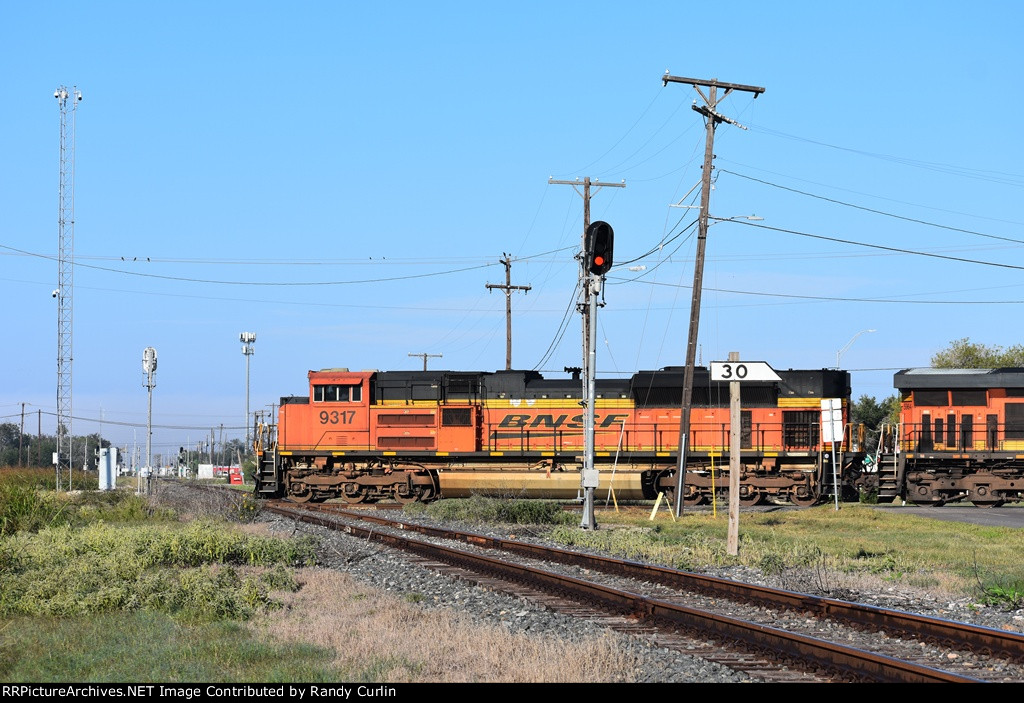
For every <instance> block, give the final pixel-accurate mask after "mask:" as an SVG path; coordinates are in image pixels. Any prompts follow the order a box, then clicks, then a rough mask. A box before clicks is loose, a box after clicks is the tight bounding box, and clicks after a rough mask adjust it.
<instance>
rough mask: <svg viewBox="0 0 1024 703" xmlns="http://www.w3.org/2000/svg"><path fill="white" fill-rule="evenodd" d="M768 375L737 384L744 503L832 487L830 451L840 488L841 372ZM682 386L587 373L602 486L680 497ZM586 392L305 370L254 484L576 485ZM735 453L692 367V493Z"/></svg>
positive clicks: (337, 489) (843, 460)
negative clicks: (827, 420) (828, 439)
mask: <svg viewBox="0 0 1024 703" xmlns="http://www.w3.org/2000/svg"><path fill="white" fill-rule="evenodd" d="M778 374H779V376H780V377H781V378H782V380H781V381H780V382H745V383H744V384H743V385H742V386H741V394H742V395H741V407H742V411H741V412H742V417H741V421H742V427H743V432H742V450H741V464H742V477H741V488H740V494H741V495H740V498H741V502H743V503H744V504H748V505H753V504H756V503H759V502H762V501H766V500H785V501H789V502H792V503H796V504H798V505H813V504H815V503H817V502H819V501H821V500H822V499H823V498H825V497H827V496H828V495H829V494H831V492H832V488H831V485H832V476H833V471H832V468H831V467H832V462H833V461H835V462H837V464H838V466H839V467H840V469H841V470H840V471H838V472H836V473H838V474H839V475H841V476H843V477H844V479H843V484H844V485H845V484H847V483H849V482H850V478H851V475H852V474H853V473H856V472H857V471H858V470H859V467H860V466H861V464H862V460H863V453H862V452H861V451H860V448H859V443H858V442H857V441H856V440H857V438H858V437H857V435H856V433H854V437H853V439H854V441H853V442H852V443H851V442H850V435H851V433H850V432H847V433H846V436H845V438H844V440H843V441H842V442H841V443H837V445H836V446H835V447H833V446H832V445H831V444H829V445H824V444H823V443H822V442H821V440H820V438H821V434H820V418H821V400H822V399H824V398H839V399H841V400H842V405H843V413H844V418H847V413H848V408H849V397H850V377H849V373H847V372H845V371H838V370H831V369H818V370H810V371H800V370H797V371H794V370H789V371H778ZM682 386H683V369H682V368H678V367H669V368H666V369H662V370H660V371H640V372H637V373H635V374H633V376H631V377H630V378H626V379H601V380H598V381H596V388H595V395H596V399H595V403H594V405H595V416H596V421H595V440H594V448H595V451H594V453H595V465H596V468H598V469H599V470H600V476H601V485H600V487H599V488H598V493H597V495H598V497H601V498H603V497H604V496H605V495H606V494H605V492H606V491H607V492H608V494H609V495H610V492H611V491H614V495H615V498H616V499H618V500H642V499H653V498H655V497H657V495H658V493H659V492H664V493H666V494H668V495H669V496H670V497H671V498H674V494H675V491H676V478H675V472H676V463H677V460H678V459H677V455H678V448H679V415H680V405H681V400H682ZM582 390H583V387H582V381H581V380H580V379H579V377H578V375H577V376H574V377H573V378H562V379H546V378H544V377H543V376H542V375H541V374H539V373H537V372H535V371H495V372H456V371H384V372H380V371H359V372H355V371H349V370H347V369H324V370H322V371H310V372H309V392H308V394H307V395H304V396H292V397H284V398H282V399H281V406H280V411H279V416H278V424H277V428H276V438H275V437H273V436H270V435H269V432H264V433H263V436H262V438H261V439H260V441H259V442H260V443H259V446H258V447H257V454H258V457H259V465H258V469H257V480H256V492H257V494H258V495H260V496H263V497H282V496H286V497H288V498H289V499H291V500H293V501H298V502H305V501H308V500H326V499H331V498H342V499H344V500H346V501H349V502H352V503H358V502H364V501H372V500H380V499H387V500H397V501H400V502H408V501H416V500H419V501H429V500H433V499H436V498H440V497H449V498H450V497H459V496H466V495H470V494H473V493H483V494H489V495H505V496H526V497H547V498H575V497H577V496H578V495H579V489H580V473H579V471H580V468H581V467H582V460H583V452H584V436H583V426H584V417H583V413H584V408H583V407H581V404H580V398H581V393H582ZM847 421H848V418H847ZM846 426H847V427H849V425H846ZM833 450H834V451H833ZM729 451H730V450H729V387H728V383H721V382H712V381H711V380H710V375H709V373H708V370H707V369H706V368H697V369H696V371H695V375H694V391H693V410H692V413H691V427H690V450H689V452H688V466H687V474H686V477H685V481H684V485H685V492H684V496H683V498H684V501H685V503H686V504H689V505H693V504H698V503H702V502H706V501H708V500H709V499H710V498H711V497H712V495H713V494H714V493H716V492H717V493H719V494H720V495H721V496H724V495H725V494H726V492H727V490H728V478H727V471H728V466H729ZM833 457H835V458H833Z"/></svg>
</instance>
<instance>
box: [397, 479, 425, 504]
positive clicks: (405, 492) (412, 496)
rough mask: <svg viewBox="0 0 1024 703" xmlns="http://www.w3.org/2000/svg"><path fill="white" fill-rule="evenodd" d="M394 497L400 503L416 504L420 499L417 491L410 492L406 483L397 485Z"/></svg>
mask: <svg viewBox="0 0 1024 703" xmlns="http://www.w3.org/2000/svg"><path fill="white" fill-rule="evenodd" d="M392 495H393V496H394V498H395V502H398V503H415V502H416V501H417V500H419V497H420V496H419V494H418V493H416V491H410V490H409V488H408V486H406V485H405V484H404V483H401V484H396V485H395V490H394V491H393V492H392Z"/></svg>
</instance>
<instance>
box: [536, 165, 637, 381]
mask: <svg viewBox="0 0 1024 703" xmlns="http://www.w3.org/2000/svg"><path fill="white" fill-rule="evenodd" d="M548 183H549V184H551V185H563V186H572V189H573V190H575V191H576V192H577V193H579V194H580V195H581V196H583V234H582V235H580V253H579V256H577V257H576V258H577V259H579V261H580V280H581V281H586V280H587V271H586V269H585V268H584V259H585V258H586V254H585V253H586V249H587V228H588V227H590V187H591V186H593V187H594V188H595V189H596V190H595V191H594V192H595V193H596V192H597V191H598V190H601V188H625V187H626V181H622V182H621V183H602V182H600V181H591V180H590V176H587V177H586V178H584V179H583V180H582V181H581V180H580V179H578V178H577V179H576V180H575V181H557V180H555V179H554V178H548ZM580 186H583V191H582V192H580V189H579V187H580ZM582 287H583V300H582V301H580V305H579V311H580V312H581V313H582V314H583V369H582V370H583V372H584V373H583V378H586V377H587V374H586V370H587V364H588V363H589V359H590V328H589V325H590V320H589V318H588V317H587V312H586V311H587V310H589V309H590V286H588V285H586V283H584V284H583V286H582ZM583 387H584V391H583V400H584V401H585V400H586V399H587V394H586V382H584V384H583Z"/></svg>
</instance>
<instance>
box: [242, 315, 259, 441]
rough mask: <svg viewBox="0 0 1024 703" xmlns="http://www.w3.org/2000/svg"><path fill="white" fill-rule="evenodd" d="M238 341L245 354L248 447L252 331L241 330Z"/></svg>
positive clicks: (253, 338)
mask: <svg viewBox="0 0 1024 703" xmlns="http://www.w3.org/2000/svg"><path fill="white" fill-rule="evenodd" d="M238 341H240V342H241V343H242V353H243V354H245V446H246V451H248V447H249V440H250V436H249V357H251V356H252V355H253V352H254V349H253V344H254V343H255V342H256V334H255V333H254V332H242V334H240V335H238Z"/></svg>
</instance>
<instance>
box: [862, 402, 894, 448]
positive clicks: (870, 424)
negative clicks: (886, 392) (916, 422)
mask: <svg viewBox="0 0 1024 703" xmlns="http://www.w3.org/2000/svg"><path fill="white" fill-rule="evenodd" d="M899 419H900V401H899V398H897V397H896V396H895V395H891V396H889V397H888V398H886V399H885V400H883V401H882V402H881V403H879V402H878V401H877V400H875V399H874V397H872V396H869V395H862V396H861V397H860V399H859V400H857V402H856V403H854V404H853V405H852V407H851V408H850V422H852V423H853V424H855V425H859V424H863V425H864V429H865V430H867V439H866V442H865V443H866V444H867V446H866V447H865V449H866V450H867V451H868V452H873V451H875V447H877V446H878V437H879V435H878V429H879V427H881V425H882V424H883V423H887V424H890V425H895V424H897V423H898V422H899Z"/></svg>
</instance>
